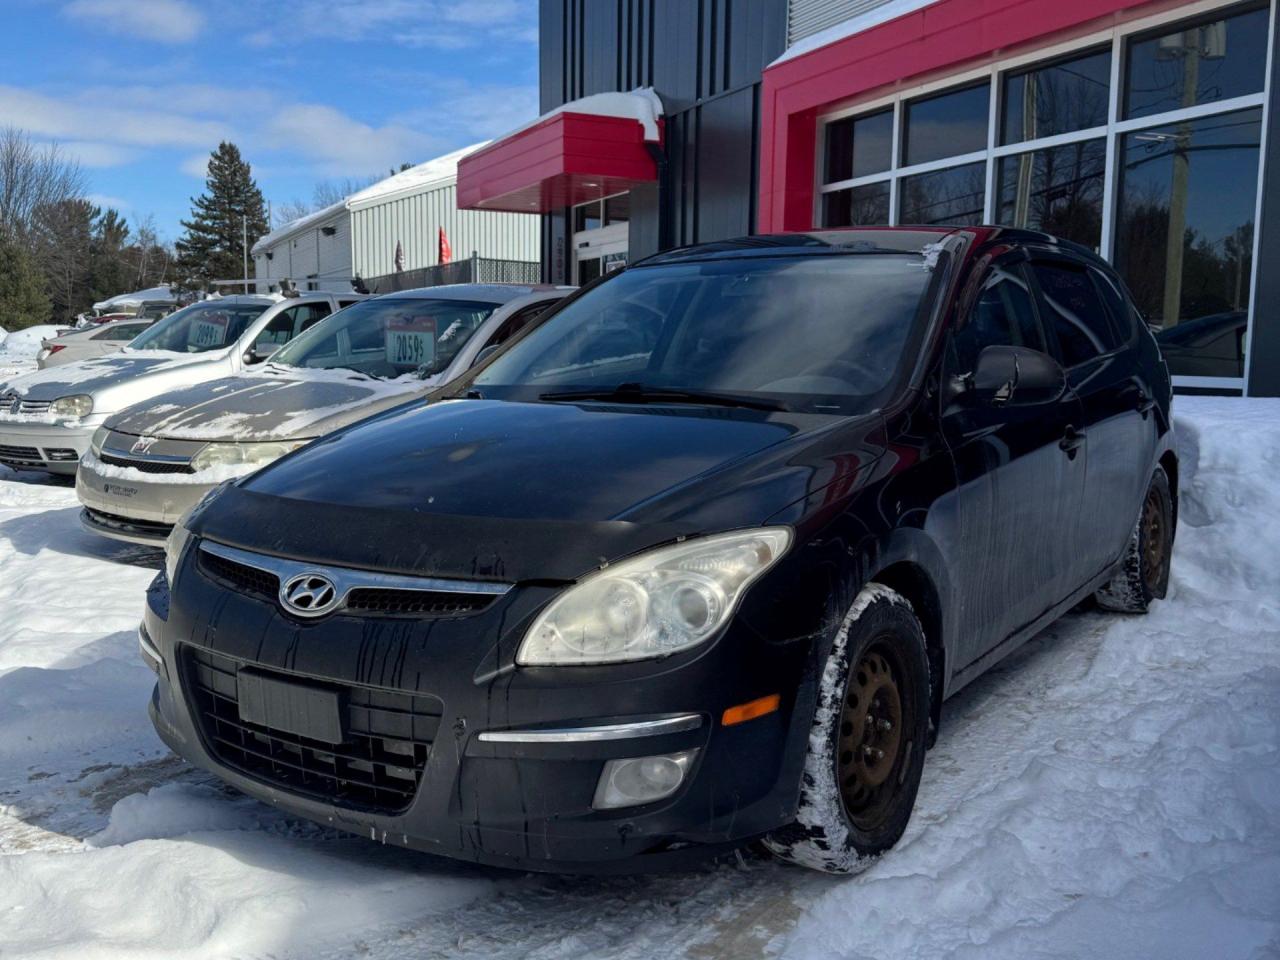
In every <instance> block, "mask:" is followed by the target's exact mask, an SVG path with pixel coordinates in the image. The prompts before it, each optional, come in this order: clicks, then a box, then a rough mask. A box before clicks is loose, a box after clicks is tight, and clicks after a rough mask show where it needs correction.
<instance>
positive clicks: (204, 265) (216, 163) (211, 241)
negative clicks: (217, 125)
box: [176, 141, 267, 287]
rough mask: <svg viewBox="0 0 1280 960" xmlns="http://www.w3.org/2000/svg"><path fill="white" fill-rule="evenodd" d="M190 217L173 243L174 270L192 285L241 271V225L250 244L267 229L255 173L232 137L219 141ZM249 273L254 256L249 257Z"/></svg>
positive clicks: (227, 278)
mask: <svg viewBox="0 0 1280 960" xmlns="http://www.w3.org/2000/svg"><path fill="white" fill-rule="evenodd" d="M191 204H192V206H191V219H190V220H183V221H182V226H183V228H184V229H185V230H186V234H185V235H184V236H183V237H182V239H181V240H179V241H178V242H177V244H176V247H177V251H178V263H177V268H178V273H179V275H180V276H181V278H182V280H183V282H184V283H186V284H187V285H188V286H191V287H207V286H208V283H209V281H210V280H232V279H235V278H236V277H240V276H243V275H244V266H243V252H244V249H245V240H244V232H243V231H244V229H245V225H246V223H247V228H248V247H249V249H252V248H253V245H254V243H256V242H257V240H258V238H259V237H261V236H262V235H263V234H265V233H266V232H267V212H266V205H265V203H264V202H263V200H262V191H261V190H259V189H258V185H257V184H256V183H254V181H253V174H252V171H251V170H250V168H249V164H247V163H246V162H245V161H244V160H243V159H241V157H240V149H239V148H238V147H237V146H236V145H235V144H233V143H227V142H225V141H224V142H222V143H221V144H219V145H218V149H217V150H215V151H213V154H212V155H211V156H210V158H209V172H208V176H207V177H206V178H205V192H204V193H203V194H201V195H200V196H198V197H195V198H194V199H193V200H192V201H191ZM249 276H251V277H252V276H253V261H252V260H250V261H249Z"/></svg>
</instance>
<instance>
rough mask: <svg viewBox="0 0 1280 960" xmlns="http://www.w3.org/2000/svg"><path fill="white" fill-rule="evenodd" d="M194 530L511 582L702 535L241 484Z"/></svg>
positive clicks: (571, 571)
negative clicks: (364, 503) (296, 494)
mask: <svg viewBox="0 0 1280 960" xmlns="http://www.w3.org/2000/svg"><path fill="white" fill-rule="evenodd" d="M216 502H217V509H215V510H207V511H206V510H204V509H201V510H198V511H196V513H195V514H194V515H193V516H192V517H191V518H190V520H189V525H190V528H191V531H192V532H193V533H195V534H196V535H197V536H202V537H208V538H209V539H211V540H216V541H218V542H219V543H224V544H227V545H229V546H233V547H239V548H241V549H243V550H250V551H254V552H258V553H267V554H271V555H273V556H279V557H286V558H290V559H296V560H304V561H309V562H314V563H317V564H327V565H333V566H341V567H354V568H358V569H365V570H377V571H380V572H384V573H396V574H404V575H409V576H423V577H442V578H448V579H465V580H489V581H497V582H502V583H521V582H530V581H561V582H564V581H571V580H576V579H578V578H580V577H582V576H583V575H585V574H587V573H590V572H591V571H592V570H594V569H596V568H597V567H599V566H601V565H602V564H604V563H606V562H608V561H610V560H616V559H618V558H619V557H624V556H627V555H629V554H632V553H636V552H638V551H640V550H644V549H646V548H648V547H652V546H656V545H658V544H662V543H668V542H670V541H673V540H676V539H677V538H679V537H681V536H688V535H691V534H694V533H697V532H699V531H698V530H697V529H696V528H695V527H693V526H691V525H686V524H681V523H668V522H663V523H644V524H641V523H629V522H626V521H620V520H608V521H581V520H565V519H555V520H537V519H516V518H511V517H477V516H451V515H448V514H439V513H427V512H410V511H405V510H384V509H378V508H372V507H342V508H341V509H337V510H336V509H335V508H334V506H333V504H329V503H320V502H315V501H308V500H294V499H286V498H282V497H276V496H272V495H269V494H262V493H255V492H253V491H250V490H244V489H242V488H240V487H237V486H234V485H228V486H227V487H225V488H224V489H223V490H222V491H220V492H219V494H218V496H217V498H216Z"/></svg>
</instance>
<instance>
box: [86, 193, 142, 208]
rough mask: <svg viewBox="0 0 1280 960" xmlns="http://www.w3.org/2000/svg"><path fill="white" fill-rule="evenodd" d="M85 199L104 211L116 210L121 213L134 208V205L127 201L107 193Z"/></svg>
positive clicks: (91, 195) (94, 194)
mask: <svg viewBox="0 0 1280 960" xmlns="http://www.w3.org/2000/svg"><path fill="white" fill-rule="evenodd" d="M85 199H86V200H88V201H89V202H90V203H92V204H93V205H94V206H95V207H101V208H102V209H103V210H107V209H114V210H118V211H120V212H121V213H124V212H126V211H128V210H129V208H130V207H132V206H133V204H132V203H130V202H129V201H128V200H125V199H124V198H123V197H113V196H111V195H110V194H106V193H91V194H89V195H88V196H87V197H85Z"/></svg>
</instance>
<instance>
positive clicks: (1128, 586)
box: [1095, 467, 1173, 613]
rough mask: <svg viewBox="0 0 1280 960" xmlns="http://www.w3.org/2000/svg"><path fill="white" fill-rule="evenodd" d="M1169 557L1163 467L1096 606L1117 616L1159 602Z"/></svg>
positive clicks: (1169, 501) (1169, 503)
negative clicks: (1121, 557) (1114, 571)
mask: <svg viewBox="0 0 1280 960" xmlns="http://www.w3.org/2000/svg"><path fill="white" fill-rule="evenodd" d="M1172 556H1173V497H1172V496H1171V495H1170V493H1169V478H1168V476H1167V475H1166V474H1165V472H1164V468H1163V467H1156V472H1155V475H1154V476H1152V478H1151V485H1150V486H1149V487H1147V495H1146V496H1145V497H1144V498H1143V500H1142V510H1141V511H1140V512H1139V514H1138V522H1137V524H1136V525H1135V526H1134V528H1133V533H1132V534H1130V536H1129V543H1128V544H1127V545H1126V546H1125V549H1124V561H1123V563H1122V564H1121V567H1120V570H1119V572H1118V573H1117V574H1116V575H1115V576H1114V577H1113V578H1112V579H1111V582H1110V583H1108V584H1107V585H1106V586H1105V587H1103V588H1102V589H1101V590H1099V591H1098V592H1097V593H1096V594H1095V597H1096V599H1097V601H1098V606H1100V607H1102V608H1103V609H1104V610H1113V611H1115V612H1117V613H1146V612H1147V608H1148V607H1149V606H1150V605H1151V601H1152V600H1159V599H1163V598H1164V595H1165V594H1166V593H1168V591H1169V562H1170V560H1171V559H1172Z"/></svg>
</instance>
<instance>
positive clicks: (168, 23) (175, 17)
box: [63, 0, 205, 43]
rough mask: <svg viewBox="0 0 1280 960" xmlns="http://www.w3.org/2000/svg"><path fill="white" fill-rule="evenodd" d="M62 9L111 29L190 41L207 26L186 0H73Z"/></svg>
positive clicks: (163, 40) (173, 41) (134, 34)
mask: <svg viewBox="0 0 1280 960" xmlns="http://www.w3.org/2000/svg"><path fill="white" fill-rule="evenodd" d="M63 13H64V14H65V15H66V16H68V17H70V18H72V19H74V20H81V21H86V22H88V23H91V24H93V25H94V26H98V27H102V28H104V29H106V30H108V31H110V32H112V33H119V34H125V35H127V36H134V37H142V38H143V39H146V40H159V41H160V42H162V43H188V42H190V41H192V40H194V39H195V38H196V37H197V36H198V35H199V33H200V31H201V30H202V29H203V28H204V23H205V18H204V14H203V13H201V12H200V11H199V10H198V9H197V8H196V7H195V6H193V5H192V4H190V3H187V2H186V0H72V2H71V3H68V4H67V5H66V6H65V7H63Z"/></svg>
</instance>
